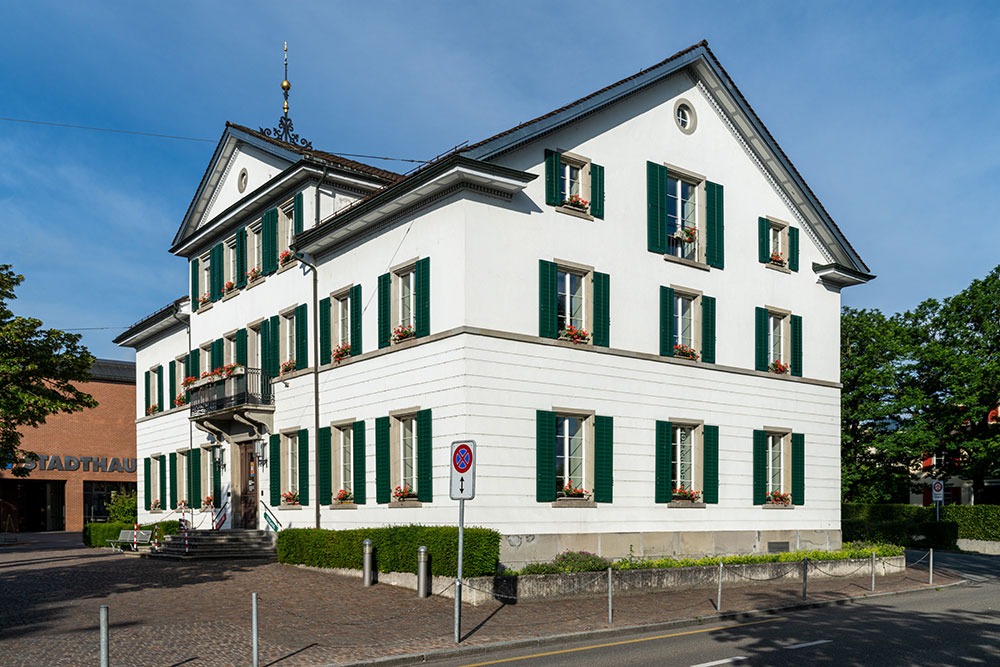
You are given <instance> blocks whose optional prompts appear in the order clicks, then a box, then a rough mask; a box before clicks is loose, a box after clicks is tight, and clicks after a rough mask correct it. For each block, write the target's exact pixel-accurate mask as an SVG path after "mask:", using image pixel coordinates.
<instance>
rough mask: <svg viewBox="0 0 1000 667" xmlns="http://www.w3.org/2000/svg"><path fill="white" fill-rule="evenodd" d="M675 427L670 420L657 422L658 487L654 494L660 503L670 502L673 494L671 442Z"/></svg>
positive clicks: (656, 482) (656, 476) (656, 475)
mask: <svg viewBox="0 0 1000 667" xmlns="http://www.w3.org/2000/svg"><path fill="white" fill-rule="evenodd" d="M673 428H674V426H673V424H671V423H670V422H663V421H657V422H656V444H655V447H654V452H655V458H656V461H655V468H656V470H655V474H654V483H655V484H656V488H655V489H654V490H653V495H654V498H655V499H656V502H658V503H669V502H670V499H671V497H672V496H673V489H672V488H670V479H671V469H672V467H673V466H671V464H670V458H671V448H670V444H671V435H672V433H673Z"/></svg>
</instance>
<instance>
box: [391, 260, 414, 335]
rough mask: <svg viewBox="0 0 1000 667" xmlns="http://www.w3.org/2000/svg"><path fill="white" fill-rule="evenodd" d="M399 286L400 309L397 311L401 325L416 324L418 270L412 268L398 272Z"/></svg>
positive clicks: (410, 325) (411, 325)
mask: <svg viewBox="0 0 1000 667" xmlns="http://www.w3.org/2000/svg"><path fill="white" fill-rule="evenodd" d="M396 276H397V279H398V283H397V284H398V286H399V292H398V294H399V300H398V303H399V311H398V312H397V313H396V316H397V318H398V320H397V322H398V324H399V326H409V327H414V326H415V321H414V320H415V315H414V313H415V308H414V306H415V301H414V296H413V295H414V292H415V290H416V277H417V272H416V270H414V269H410V270H408V271H405V272H403V273H398V274H396Z"/></svg>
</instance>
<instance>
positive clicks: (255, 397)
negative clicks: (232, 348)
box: [190, 368, 274, 421]
mask: <svg viewBox="0 0 1000 667" xmlns="http://www.w3.org/2000/svg"><path fill="white" fill-rule="evenodd" d="M190 391H191V419H193V420H196V421H197V420H200V419H202V418H204V417H207V416H209V415H213V414H214V413H218V412H223V411H226V412H239V411H240V408H247V407H249V408H254V407H257V406H272V405H274V391H273V390H272V389H271V378H270V376H269V375H268V374H267V373H265V372H264V371H262V370H261V369H259V368H237V369H235V370H234V371H233V373H232V375H230V376H229V377H226V378H204V379H203V380H200V381H198V382H196V383H195V384H194V385H192V386H191V390H190Z"/></svg>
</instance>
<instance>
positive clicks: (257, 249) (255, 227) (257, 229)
mask: <svg viewBox="0 0 1000 667" xmlns="http://www.w3.org/2000/svg"><path fill="white" fill-rule="evenodd" d="M261 225H262V223H261V221H260V220H257V221H256V222H254V223H253V224H252V225H250V226H249V227H248V228H247V235H248V236H249V238H248V239H247V248H248V249H249V255H250V261H248V262H247V273H249V272H250V271H252V270H253V269H261V270H263V268H264V235H263V233H262V232H261ZM248 282H249V277H248Z"/></svg>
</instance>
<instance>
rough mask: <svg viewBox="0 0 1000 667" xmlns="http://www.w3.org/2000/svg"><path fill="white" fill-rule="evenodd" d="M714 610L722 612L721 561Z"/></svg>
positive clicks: (720, 562)
mask: <svg viewBox="0 0 1000 667" xmlns="http://www.w3.org/2000/svg"><path fill="white" fill-rule="evenodd" d="M715 611H717V612H719V613H720V614H721V613H722V561H721V560H720V561H719V592H718V593H717V594H716V596H715Z"/></svg>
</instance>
